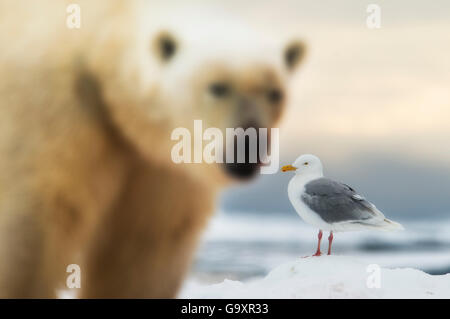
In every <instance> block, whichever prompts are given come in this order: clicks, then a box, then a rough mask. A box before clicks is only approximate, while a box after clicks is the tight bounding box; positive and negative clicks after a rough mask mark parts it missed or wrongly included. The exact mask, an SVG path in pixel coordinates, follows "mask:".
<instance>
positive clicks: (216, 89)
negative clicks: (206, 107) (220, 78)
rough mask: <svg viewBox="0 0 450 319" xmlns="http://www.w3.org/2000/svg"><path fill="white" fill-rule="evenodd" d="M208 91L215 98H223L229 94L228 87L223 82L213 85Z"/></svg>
mask: <svg viewBox="0 0 450 319" xmlns="http://www.w3.org/2000/svg"><path fill="white" fill-rule="evenodd" d="M209 91H210V92H211V94H212V95H214V96H216V97H225V96H227V95H228V94H229V93H230V91H231V90H230V87H229V85H228V84H226V83H223V82H217V83H213V84H211V85H210V86H209Z"/></svg>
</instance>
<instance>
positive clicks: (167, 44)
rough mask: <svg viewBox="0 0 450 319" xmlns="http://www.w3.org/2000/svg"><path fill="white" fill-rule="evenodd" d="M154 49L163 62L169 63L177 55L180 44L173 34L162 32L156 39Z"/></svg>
mask: <svg viewBox="0 0 450 319" xmlns="http://www.w3.org/2000/svg"><path fill="white" fill-rule="evenodd" d="M152 49H153V51H154V53H155V54H156V56H157V58H158V59H159V60H160V61H161V62H167V61H169V60H170V59H172V58H173V56H174V55H175V54H176V52H177V49H178V43H177V40H176V39H175V37H174V36H173V35H172V34H171V33H169V32H167V31H161V32H159V33H158V34H157V35H156V37H155V38H154V40H153V44H152Z"/></svg>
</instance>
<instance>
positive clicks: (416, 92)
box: [216, 1, 450, 219]
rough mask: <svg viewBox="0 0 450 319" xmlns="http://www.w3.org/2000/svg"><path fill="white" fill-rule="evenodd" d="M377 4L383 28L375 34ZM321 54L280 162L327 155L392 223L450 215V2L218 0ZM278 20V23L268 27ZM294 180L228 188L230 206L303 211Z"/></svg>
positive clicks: (287, 120)
mask: <svg viewBox="0 0 450 319" xmlns="http://www.w3.org/2000/svg"><path fill="white" fill-rule="evenodd" d="M369 3H377V4H379V5H380V8H381V28H380V29H369V28H368V27H367V25H366V18H367V16H368V15H369V14H368V13H367V12H366V8H367V5H368V4H369ZM216 5H217V7H218V8H223V10H228V11H229V12H231V13H232V14H235V15H237V16H239V17H240V18H242V19H244V20H245V21H247V22H250V23H251V24H253V25H255V26H257V27H259V28H261V29H262V30H266V31H264V32H267V34H268V35H270V36H274V35H275V36H276V35H277V34H280V36H281V35H282V36H284V37H285V36H286V35H287V34H288V35H290V36H293V37H299V38H302V39H304V40H305V41H306V42H307V44H308V48H309V52H308V56H307V58H306V61H305V63H304V65H303V66H302V68H301V70H299V72H298V73H297V74H296V75H295V77H294V78H293V79H292V81H291V83H290V96H289V106H288V110H287V112H286V113H285V115H284V118H283V120H282V122H281V123H280V125H279V126H280V133H281V140H280V144H281V145H280V148H281V149H280V152H281V157H280V165H284V164H289V163H291V162H292V161H293V160H294V159H295V158H296V157H297V156H299V155H301V154H304V153H312V154H315V155H318V156H319V157H320V158H321V159H322V162H323V164H324V167H325V174H326V175H327V176H328V177H331V178H334V179H337V180H340V181H342V182H345V183H347V184H350V185H352V186H353V187H354V188H355V189H356V190H358V191H360V192H361V193H363V194H364V195H365V196H366V197H367V198H368V199H369V200H371V201H373V202H374V203H375V204H376V205H377V207H379V208H380V209H381V210H382V211H384V212H385V213H386V215H388V216H395V217H398V218H402V219H408V218H420V217H425V218H427V217H430V216H433V217H450V143H449V141H450V54H449V52H450V2H448V1H433V2H431V3H430V2H427V1H377V2H367V3H366V2H364V1H339V2H338V1H315V2H313V3H312V2H311V3H310V2H306V1H281V2H280V1H277V2H276V3H275V2H274V1H258V2H255V1H250V2H246V3H245V5H242V2H238V1H228V2H227V3H226V4H225V3H221V2H217V1H216ZM267 21H271V23H267ZM290 177H291V176H288V175H286V173H278V174H276V175H266V176H262V177H261V178H258V179H257V180H256V181H255V182H254V183H250V184H246V185H245V186H240V187H237V188H235V189H232V190H230V191H228V192H225V194H224V196H223V198H222V201H221V206H222V207H223V208H224V209H226V210H245V211H254V212H272V213H276V212H293V209H292V207H291V206H290V203H289V200H288V198H287V190H286V188H287V183H288V180H289V179H290Z"/></svg>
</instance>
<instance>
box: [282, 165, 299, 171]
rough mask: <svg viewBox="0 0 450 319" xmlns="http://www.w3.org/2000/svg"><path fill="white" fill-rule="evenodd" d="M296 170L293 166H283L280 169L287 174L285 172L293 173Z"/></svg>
mask: <svg viewBox="0 0 450 319" xmlns="http://www.w3.org/2000/svg"><path fill="white" fill-rule="evenodd" d="M296 169H297V167H294V166H292V165H286V166H283V167H282V168H281V170H282V171H283V172H287V171H295V170H296Z"/></svg>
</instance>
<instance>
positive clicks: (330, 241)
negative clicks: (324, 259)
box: [328, 231, 333, 255]
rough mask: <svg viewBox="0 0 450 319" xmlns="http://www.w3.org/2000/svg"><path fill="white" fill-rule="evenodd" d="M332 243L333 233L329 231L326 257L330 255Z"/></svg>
mask: <svg viewBox="0 0 450 319" xmlns="http://www.w3.org/2000/svg"><path fill="white" fill-rule="evenodd" d="M332 243H333V232H332V231H330V236H328V255H331V244H332Z"/></svg>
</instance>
